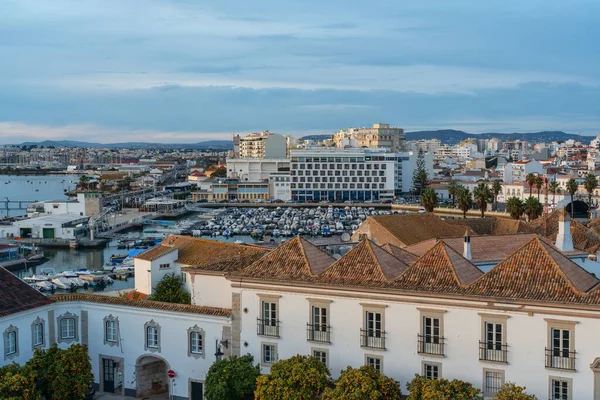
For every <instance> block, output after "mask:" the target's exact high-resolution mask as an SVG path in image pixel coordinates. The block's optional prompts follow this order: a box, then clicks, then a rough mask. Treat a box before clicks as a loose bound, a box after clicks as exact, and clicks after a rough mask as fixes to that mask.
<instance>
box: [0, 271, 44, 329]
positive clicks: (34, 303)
mask: <svg viewBox="0 0 600 400" xmlns="http://www.w3.org/2000/svg"><path fill="white" fill-rule="evenodd" d="M51 303H52V301H50V300H49V299H48V298H47V297H46V296H44V295H43V294H41V293H40V292H38V291H37V290H35V289H33V288H32V287H30V286H29V285H28V284H27V283H25V282H23V281H22V280H21V279H19V278H17V277H16V276H15V275H13V274H12V273H10V272H9V271H8V270H6V269H5V268H2V267H0V317H4V316H7V315H10V314H14V313H18V312H21V311H26V310H30V309H32V308H37V307H41V306H44V305H46V304H51Z"/></svg>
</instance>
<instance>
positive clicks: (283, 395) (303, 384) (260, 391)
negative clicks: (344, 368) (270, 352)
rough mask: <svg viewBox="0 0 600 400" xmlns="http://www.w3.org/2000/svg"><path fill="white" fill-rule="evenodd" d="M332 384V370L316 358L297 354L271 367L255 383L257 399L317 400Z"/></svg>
mask: <svg viewBox="0 0 600 400" xmlns="http://www.w3.org/2000/svg"><path fill="white" fill-rule="evenodd" d="M330 385H331V374H330V373H329V369H328V368H327V367H326V366H325V364H323V363H322V362H321V361H319V360H317V359H316V358H315V357H309V356H301V355H295V356H294V357H291V358H288V359H285V360H281V361H278V362H276V363H275V364H273V365H272V366H271V374H270V375H262V376H260V377H258V379H257V380H256V390H255V391H254V396H255V398H256V399H257V400H272V399H280V400H316V399H320V396H321V395H322V394H323V392H324V391H325V389H326V388H327V387H329V386H330Z"/></svg>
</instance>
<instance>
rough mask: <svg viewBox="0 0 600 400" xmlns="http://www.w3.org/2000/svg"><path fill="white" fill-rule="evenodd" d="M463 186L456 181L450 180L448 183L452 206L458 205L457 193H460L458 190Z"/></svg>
mask: <svg viewBox="0 0 600 400" xmlns="http://www.w3.org/2000/svg"><path fill="white" fill-rule="evenodd" d="M460 188H461V185H460V183H458V182H456V181H450V184H449V185H448V194H449V195H450V197H452V207H455V206H456V195H457V194H458V190H459V189H460Z"/></svg>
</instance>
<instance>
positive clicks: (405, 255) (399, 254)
mask: <svg viewBox="0 0 600 400" xmlns="http://www.w3.org/2000/svg"><path fill="white" fill-rule="evenodd" d="M433 240H435V239H433ZM381 248H382V249H384V250H385V251H387V252H388V253H390V254H391V255H393V256H394V257H396V258H397V259H398V260H400V261H402V262H403V263H404V264H406V265H410V264H412V263H414V262H415V261H417V259H418V258H419V256H418V255H416V254H413V253H411V252H409V251H407V250H406V248H404V249H401V248H400V247H397V246H394V245H393V244H390V243H388V244H386V245H384V246H381Z"/></svg>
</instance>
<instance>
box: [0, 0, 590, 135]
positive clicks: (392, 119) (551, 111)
mask: <svg viewBox="0 0 600 400" xmlns="http://www.w3.org/2000/svg"><path fill="white" fill-rule="evenodd" d="M3 11H4V12H2V13H0V37H2V38H3V39H2V40H1V41H0V48H1V49H2V50H1V51H2V52H3V54H4V55H5V58H4V59H5V60H8V62H3V63H2V64H0V138H1V140H0V142H2V143H21V142H23V141H42V140H80V141H90V142H101V143H108V142H124V141H147V142H148V141H150V142H176V143H185V142H198V141H202V140H211V139H224V140H228V139H230V138H231V136H232V134H233V133H248V132H251V131H261V130H263V129H269V130H271V131H274V132H280V133H284V134H285V133H290V134H293V135H296V136H301V135H304V134H315V133H320V134H330V133H333V132H334V131H336V130H339V129H344V128H346V127H349V126H367V125H369V124H371V123H373V122H376V121H382V122H389V123H390V124H392V125H394V126H399V127H402V128H405V129H406V130H407V131H415V130H429V129H446V128H448V129H461V130H465V131H468V132H473V133H480V132H490V131H495V132H515V131H518V132H531V131H542V130H563V131H565V132H569V133H581V134H587V135H593V134H597V133H598V132H599V131H600V129H598V127H599V126H600V117H599V116H598V115H597V111H596V109H595V107H596V106H595V104H597V103H598V100H600V83H599V82H598V80H597V77H596V76H595V71H597V69H598V64H599V60H600V59H599V57H598V55H597V54H595V52H594V43H593V41H594V38H595V37H596V36H597V35H595V34H594V33H600V31H599V30H600V28H598V26H597V25H595V21H594V15H595V14H596V13H597V11H600V5H598V4H595V3H593V2H587V1H576V2H571V3H569V4H563V3H561V2H543V3H542V2H538V1H530V2H527V3H526V4H521V3H518V2H486V3H485V4H480V3H479V2H475V1H462V2H455V3H452V4H451V5H450V4H447V3H445V2H440V1H436V2H428V3H427V4H418V3H416V2H409V3H408V4H396V3H395V2H379V3H378V4H377V7H374V6H372V5H371V6H368V5H366V4H361V3H360V2H355V3H352V4H350V6H348V3H347V2H345V3H341V2H335V1H334V2H328V3H326V4H321V3H317V2H303V3H302V4H300V3H293V4H287V3H286V4H280V3H277V2H269V1H259V2H253V3H252V4H237V3H234V2H228V1H225V2H219V4H218V5H199V4H194V2H190V1H145V2H141V1H133V2H126V3H123V2H117V1H103V2H99V1H97V2H87V3H85V4H80V3H73V2H69V1H66V0H57V1H53V2H52V3H51V4H50V3H47V2H42V1H37V0H30V1H5V2H3ZM534 14H535V16H536V18H532V15H534ZM232 116H233V118H232Z"/></svg>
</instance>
